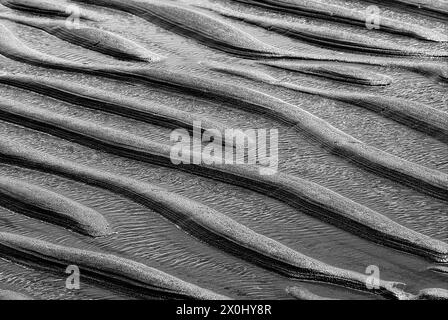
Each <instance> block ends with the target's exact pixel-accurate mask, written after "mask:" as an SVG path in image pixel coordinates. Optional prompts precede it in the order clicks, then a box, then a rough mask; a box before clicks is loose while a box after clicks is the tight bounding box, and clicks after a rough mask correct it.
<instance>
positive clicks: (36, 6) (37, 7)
mask: <svg viewBox="0 0 448 320" xmlns="http://www.w3.org/2000/svg"><path fill="white" fill-rule="evenodd" d="M0 3H1V4H2V5H4V6H6V7H8V8H11V9H14V10H20V11H25V12H29V13H34V14H46V15H53V16H60V17H69V16H71V15H72V14H73V11H72V10H73V8H72V7H71V6H73V4H70V3H69V2H65V1H48V0H0ZM76 13H77V14H79V18H81V19H86V20H93V21H98V20H103V19H102V18H101V17H100V16H99V15H98V14H97V13H94V12H93V11H90V10H86V9H84V8H79V11H78V12H76Z"/></svg>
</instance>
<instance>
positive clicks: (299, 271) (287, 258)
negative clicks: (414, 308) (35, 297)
mask: <svg viewBox="0 0 448 320" xmlns="http://www.w3.org/2000/svg"><path fill="white" fill-rule="evenodd" d="M0 150H1V154H2V155H3V156H4V158H3V160H4V161H7V159H10V160H12V161H13V162H14V164H18V163H20V164H21V165H24V166H27V167H31V168H34V169H38V170H43V171H45V172H50V173H54V174H58V175H62V176H65V177H69V178H71V179H74V180H77V181H84V182H87V183H89V184H91V185H95V186H99V187H102V188H105V189H107V190H109V191H111V192H114V193H119V194H121V195H124V196H126V197H128V198H130V199H132V200H134V201H136V202H138V203H140V204H142V205H144V206H147V207H148V208H150V209H152V210H155V211H157V212H159V213H160V214H161V215H163V216H164V217H166V218H167V219H169V220H171V221H173V222H174V223H176V224H177V225H178V226H180V227H182V228H183V229H184V230H186V231H188V232H189V233H191V234H193V235H195V236H196V237H198V238H199V239H207V242H209V243H211V244H213V245H215V246H218V247H219V248H221V249H225V250H230V252H232V253H235V252H237V253H238V256H239V257H240V258H243V259H246V260H249V261H253V262H255V263H257V264H259V265H261V266H263V267H265V268H267V269H270V270H275V271H276V272H279V273H281V274H284V275H287V276H289V277H294V278H297V279H303V280H312V281H322V282H326V283H332V284H336V285H340V286H344V287H347V288H353V289H356V290H362V291H367V292H371V293H375V294H380V295H383V296H386V297H395V298H399V297H402V296H406V295H407V294H406V293H404V292H403V291H401V290H400V289H398V288H396V284H395V283H392V282H386V281H382V282H381V285H380V288H379V289H378V290H369V289H368V288H367V287H366V285H365V283H366V281H367V279H368V276H367V275H363V274H359V273H356V272H352V271H349V270H344V269H339V268H335V267H332V266H329V265H327V264H325V263H323V262H321V261H318V260H315V259H312V258H310V257H307V256H305V255H302V254H300V253H299V252H297V251H294V250H292V249H290V248H289V247H287V246H285V245H283V244H281V243H279V242H277V241H275V240H273V239H271V238H268V237H265V236H263V235H261V234H258V233H256V232H254V231H252V230H251V229H249V228H247V227H245V226H244V225H242V224H240V223H238V222H236V221H234V220H233V219H231V218H229V217H227V216H225V215H223V214H221V213H220V212H218V211H216V210H214V209H212V208H210V207H207V206H205V205H203V204H201V203H199V202H196V201H192V200H190V199H188V198H185V197H183V196H180V195H178V194H175V193H172V192H169V191H167V190H166V189H163V188H160V187H158V186H155V185H152V184H149V183H145V182H140V181H137V180H134V179H130V178H126V177H124V176H118V175H115V174H111V173H106V172H103V171H101V170H98V169H94V168H89V167H86V166H83V165H79V164H76V163H73V162H70V161H67V160H63V159H61V158H57V157H54V156H50V155H48V154H45V153H43V152H40V151H38V150H34V149H32V148H23V147H22V146H20V147H19V146H17V145H14V144H11V143H8V142H4V141H1V142H0ZM33 241H34V240H33ZM0 243H1V237H0Z"/></svg>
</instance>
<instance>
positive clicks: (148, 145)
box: [0, 100, 448, 261]
mask: <svg viewBox="0 0 448 320" xmlns="http://www.w3.org/2000/svg"><path fill="white" fill-rule="evenodd" d="M0 117H1V118H2V119H6V120H8V121H13V122H15V123H17V124H19V125H25V126H28V127H31V128H34V129H38V130H41V131H43V132H47V133H50V134H53V135H56V136H59V137H62V138H64V139H67V140H70V141H76V142H78V143H80V144H83V145H86V146H88V147H93V148H96V149H99V150H105V151H108V152H111V153H114V154H117V155H120V156H124V157H128V158H133V159H136V160H143V161H148V162H151V163H156V164H160V165H164V166H167V167H172V168H175V169H181V170H185V171H188V172H192V173H195V174H198V175H202V176H206V177H209V178H213V179H216V180H220V181H223V182H228V183H232V184H235V185H239V186H243V187H245V188H248V189H251V190H254V191H257V192H261V193H263V194H265V195H267V196H270V197H273V198H275V199H278V200H280V201H283V202H285V203H287V204H290V205H292V206H295V207H298V208H300V209H303V207H304V206H305V207H306V208H308V209H309V210H311V212H312V214H313V215H317V216H318V217H319V218H320V219H322V220H324V221H329V222H331V223H333V224H335V225H336V226H340V227H342V228H344V229H347V230H349V231H351V232H354V233H355V234H358V235H360V236H362V237H364V238H367V239H370V240H373V241H375V242H377V243H381V244H383V245H386V246H390V247H392V248H396V249H399V250H402V251H405V252H410V253H413V254H417V255H421V256H423V257H427V258H430V259H433V260H436V261H445V260H447V259H448V245H447V244H445V243H443V242H441V241H438V240H435V239H432V238H430V237H427V236H424V235H422V234H420V233H417V232H414V231H412V230H410V229H408V228H405V227H403V226H401V225H399V224H397V223H395V222H394V221H392V220H390V219H388V218H387V217H385V216H383V215H381V214H379V213H377V212H375V211H373V210H371V209H369V208H367V207H364V206H362V205H360V204H357V203H355V202H353V201H351V200H349V199H347V198H345V197H342V196H341V195H339V194H337V193H335V192H332V191H331V190H328V189H326V188H324V187H322V186H320V185H318V184H315V183H312V182H309V181H306V180H303V179H300V178H297V177H294V176H290V175H286V174H282V173H277V174H275V175H272V176H266V175H261V174H260V173H259V167H256V166H246V165H221V164H219V162H217V161H215V162H213V161H209V162H207V163H210V164H206V163H203V164H202V165H194V164H185V165H173V163H172V158H171V156H172V155H171V147H170V146H168V145H162V144H159V143H155V142H152V141H148V140H147V139H142V138H140V137H137V136H134V135H132V134H128V133H126V132H123V131H119V130H115V129H111V128H105V127H99V126H98V125H97V124H95V123H91V122H86V121H82V120H78V119H74V118H68V117H66V116H61V115H55V114H52V113H49V112H48V111H46V110H44V109H41V108H36V107H32V106H24V105H21V104H19V103H16V102H10V101H5V100H1V103H0ZM0 152H2V151H0ZM4 154H5V155H6V156H8V154H7V153H6V151H5V153H4ZM191 155H193V153H192V154H191ZM209 160H213V157H210V158H209ZM215 160H217V159H215ZM272 190H275V192H272Z"/></svg>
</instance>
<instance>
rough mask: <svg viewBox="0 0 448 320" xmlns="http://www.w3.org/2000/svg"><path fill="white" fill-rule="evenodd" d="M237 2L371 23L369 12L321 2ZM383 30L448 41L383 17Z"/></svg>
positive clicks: (347, 20)
mask: <svg viewBox="0 0 448 320" xmlns="http://www.w3.org/2000/svg"><path fill="white" fill-rule="evenodd" d="M236 1H237V2H242V3H248V4H253V5H257V6H261V7H266V8H269V9H275V10H279V11H284V12H292V13H297V14H301V15H308V16H312V17H318V18H324V19H326V20H334V21H339V22H345V23H348V24H353V25H360V26H362V27H365V25H366V21H369V16H368V13H367V12H363V11H358V10H353V9H348V8H346V7H342V6H338V5H334V4H330V3H325V2H324V1H319V0H236ZM380 26H381V30H382V31H383V30H384V31H387V32H390V33H397V34H400V35H406V36H410V37H415V38H418V39H424V40H430V41H436V42H444V41H448V35H446V34H443V33H441V32H436V31H434V30H432V29H430V28H426V27H424V26H420V25H416V24H412V23H407V22H403V21H400V20H397V19H393V18H388V17H385V16H381V20H380Z"/></svg>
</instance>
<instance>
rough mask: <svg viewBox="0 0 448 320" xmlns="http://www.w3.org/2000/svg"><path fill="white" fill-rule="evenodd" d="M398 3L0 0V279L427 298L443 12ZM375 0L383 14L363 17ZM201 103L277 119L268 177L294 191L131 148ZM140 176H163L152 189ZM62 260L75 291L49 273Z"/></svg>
mask: <svg viewBox="0 0 448 320" xmlns="http://www.w3.org/2000/svg"><path fill="white" fill-rule="evenodd" d="M413 2H414V1H387V2H384V3H383V2H381V3H379V2H375V1H356V0H353V1H340V0H329V1H325V3H327V4H328V6H322V3H323V1H322V2H321V1H320V0H319V1H317V0H316V1H299V0H288V1H286V0H283V1H267V0H266V1H261V0H260V1H255V0H254V1H249V0H248V1H246V0H241V1H225V0H219V1H211V0H210V1H203V0H182V1H180V0H179V1H152V0H144V1H143V0H140V1H136V0H132V1H124V0H113V1H103V0H77V1H70V2H65V1H51V2H49V1H44V0H26V1H25V0H0V3H1V6H0V147H1V148H0V255H1V257H0V291H1V290H4V291H1V292H5V294H4V296H6V297H8V296H11V297H14V296H15V297H19V298H23V297H30V298H34V299H141V298H147V299H160V298H173V297H174V298H179V297H180V298H183V297H185V296H186V297H190V298H191V297H193V298H203V299H208V298H215V299H216V298H218V299H219V298H227V297H228V298H232V299H294V298H295V297H297V296H306V297H311V298H312V297H316V298H319V297H327V298H331V299H381V298H403V299H408V298H410V297H412V296H416V297H419V298H421V299H424V298H425V297H428V296H434V295H437V291H423V293H420V294H419V292H420V291H421V290H424V289H428V288H440V289H448V281H447V280H448V278H447V275H446V272H444V271H445V270H446V263H448V251H447V249H446V248H448V245H446V243H448V180H447V178H446V177H447V176H448V147H447V142H448V140H447V132H448V129H447V128H448V127H447V126H446V124H447V120H446V119H448V104H447V98H448V95H447V87H448V63H447V58H446V56H447V55H448V54H447V53H448V43H447V42H446V41H447V39H448V30H447V26H448V23H447V22H446V21H447V20H446V18H447V11H446V8H444V7H438V5H439V3H438V2H434V3H433V2H432V1H425V3H426V4H425V6H422V7H421V8H420V9H417V8H415V7H414V6H413V5H412V3H413ZM372 5H376V6H377V8H379V10H380V16H381V17H382V18H383V21H384V23H385V25H384V28H380V29H379V30H376V29H371V30H369V29H368V28H366V26H365V23H364V22H362V21H363V20H362V19H363V18H364V19H366V12H370V11H369V6H372ZM67 6H76V7H77V8H80V9H81V18H80V22H79V23H80V28H81V29H70V28H67V26H66V17H65V15H67V13H66V12H65V9H66V8H67ZM332 8H333V9H332ZM335 8H337V10H336V9H335ZM370 9H371V7H370ZM332 10H333V11H332ZM331 11H332V12H333V13H334V14H333V15H329V12H331ZM223 12H224V13H225V14H223ZM257 19H258V20H257ZM263 19H264V20H263ZM255 20H257V21H255ZM260 20H263V21H265V22H263V21H260ZM25 22H27V23H25ZM280 22H281V23H283V25H281V26H279V25H277V27H275V24H276V23H277V24H278V23H280ZM292 26H295V27H294V28H293V27H292ZM380 26H381V24H380ZM289 27H290V28H291V30H294V32H288V30H287V28H289ZM285 28H286V29H285ZM328 34H338V35H339V36H338V37H337V38H334V37H333V38H332V37H329V36H326V35H328ZM344 37H345V38H344ZM83 39H85V42H83ZM117 39H118V40H117ZM92 44H95V45H94V46H93V47H92ZM114 46H115V48H113V47H114ZM112 49H114V50H112ZM140 60H141V61H140ZM232 88H234V89H232ZM237 89H238V90H237ZM108 93H109V94H110V95H108ZM375 97H381V99H379V100H378V101H376V100H375ZM397 101H399V102H397ZM386 102H387V103H386ZM160 106H167V107H169V109H168V108H166V109H164V111H163V112H161V110H160V108H159V107H160ZM407 107H408V109H407ZM157 108H159V109H157ZM176 110H178V111H179V112H176ZM434 114H436V115H440V116H434ZM196 119H197V120H203V122H205V121H207V124H208V125H209V126H213V125H216V126H219V129H223V128H233V129H242V130H246V129H278V131H279V150H278V154H279V167H278V170H279V172H281V174H282V175H284V176H287V177H293V178H294V177H295V178H298V179H299V180H297V181H304V183H307V185H308V183H309V185H310V186H312V188H310V192H309V193H307V190H305V189H306V188H305V187H303V185H301V187H302V188H303V189H304V190H302V191H301V192H299V191H297V190H298V189H294V190H295V191H294V192H289V191H288V190H289V189H288V190H287V188H286V186H285V184H284V180H282V181H283V182H278V181H276V183H275V184H274V183H273V184H272V186H275V187H276V189H273V190H272V193H269V190H266V188H267V187H266V184H265V185H262V183H266V182H263V181H262V179H263V178H262V177H255V176H253V175H251V176H250V180H249V181H250V184H248V183H246V184H243V183H241V182H240V181H238V178H236V177H235V175H233V176H232V177H233V178H229V179H228V181H227V182H224V181H223V179H220V178H219V177H218V176H219V173H217V172H219V170H221V169H219V170H218V171H216V170H217V169H216V168H214V169H213V168H212V170H211V171H210V172H208V171H207V170H206V168H204V169H203V170H204V172H202V171H201V168H200V167H199V168H196V169H194V170H188V168H187V170H183V169H182V168H176V167H175V166H168V165H167V164H166V163H164V162H163V161H162V162H160V161H156V160H154V157H153V158H152V157H151V156H148V157H143V156H136V154H137V153H138V154H140V153H139V152H141V149H139V148H140V147H141V146H142V145H144V144H145V143H156V144H158V145H161V146H169V145H171V144H172V142H171V141H170V134H171V132H172V130H173V129H175V128H185V129H187V130H190V126H191V125H192V124H190V123H189V121H190V120H196ZM45 124H47V126H46V125H45ZM112 132H113V134H115V135H116V137H120V139H123V140H120V143H118V142H117V141H118V140H116V139H115V140H114V138H109V137H111V136H112ZM108 139H109V140H108ZM112 140H113V141H112ZM92 141H93V142H92ZM104 141H108V144H106V143H105V142H104ZM111 141H112V142H114V141H115V142H117V144H116V145H114V144H113V143H112V142H111ZM122 141H125V142H126V143H124V142H123V143H122ZM358 141H359V142H361V143H358ZM140 142H142V143H141V144H140ZM9 148H11V149H9ZM11 150H13V151H11ZM375 150H380V151H381V152H376V151H375ZM146 152H147V153H149V155H151V152H150V151H147V150H146ZM25 154H26V157H28V156H29V158H26V157H25V156H24V155H25ZM45 155H47V156H48V159H50V158H51V159H59V160H56V161H60V162H61V163H70V164H73V166H72V167H70V168H71V169H70V168H69V167H68V165H64V168H57V169H55V168H54V166H52V165H50V164H48V163H49V162H45V161H50V160H51V159H50V160H48V159H44V158H45ZM41 156H42V157H41ZM152 156H154V153H152ZM33 157H34V159H35V160H36V161H34V160H33ZM25 158H26V159H25ZM394 159H395V160H396V159H399V161H398V160H397V161H395V160H394ZM33 161H34V162H33ZM51 161H53V160H51ZM64 161H66V162H64ZM394 161H395V162H394ZM69 170H72V171H70V174H68V173H67V172H68V171H69ZM82 170H87V171H82ZM88 170H91V171H92V172H93V173H92V174H87V173H88V172H90V171H88ZM213 170H215V171H213ZM222 170H224V171H225V172H227V173H228V172H229V171H228V170H230V169H222ZM232 170H233V169H232ZM212 171H213V172H212ZM100 173H101V174H103V173H104V174H107V175H109V176H108V177H107V178H105V176H104V175H103V176H102V177H99V176H98V175H95V174H100ZM238 174H241V176H243V177H245V178H247V179H249V178H248V177H249V176H248V173H238ZM111 176H112V177H113V178H110V177H111ZM101 179H103V180H101ZM107 179H109V180H107ZM110 179H112V180H110ZM273 179H274V178H273ZM100 180H101V181H100ZM106 180H107V182H105V181H106ZM111 181H112V182H111ZM282 183H283V184H282ZM126 185H128V186H130V185H132V188H133V189H132V188H131V189H132V190H130V189H129V188H128V189H126ZM267 185H269V184H267ZM149 186H154V188H160V189H157V192H156V191H154V192H155V193H154V194H151V196H148V195H147V194H144V191H145V190H146V191H147V190H148V189H147V188H152V187H149ZM279 186H280V187H279ZM145 188H146V189H145ZM314 188H316V189H314ZM311 189H312V190H311ZM136 190H137V191H136ZM151 190H152V189H151ZM154 190H156V189H154ZM285 190H286V191H288V192H286V191H285ZM314 190H316V191H314ZM138 192H140V194H139V195H136V194H137V193H138ZM313 192H315V194H314V195H313V194H312V193H313ZM327 195H328V197H329V198H327ZM330 195H331V196H330ZM293 196H294V197H293ZM159 197H160V198H159ZM148 199H150V200H148ZM335 199H336V200H335ZM339 204H340V205H339ZM214 212H216V215H215V216H213V215H214ZM330 217H331V218H330ZM347 217H350V219H348V218H347ZM375 217H377V218H378V219H379V220H377V218H375ZM380 222H381V223H380ZM398 226H399V227H398ZM243 227H244V228H248V229H250V232H248V233H244V232H241V230H246V229H242V228H243ZM397 230H398V231H397ZM249 235H250V236H249ZM245 236H247V237H245ZM33 239H36V240H35V241H34V240H33ZM403 239H404V240H403ZM38 240H39V241H38ZM280 244H281V247H277V245H278V246H280ZM275 248H281V250H280V249H278V250H277V249H275ZM282 250H283V251H282ZM70 252H72V253H70ZM113 257H116V259H117V261H118V262H116V263H112V262H111V261H112V260H113V259H114V258H113ZM69 265H79V267H80V271H81V286H80V289H79V290H70V289H67V288H66V279H67V277H68V274H66V273H65V270H66V268H67V266H69ZM369 266H377V267H378V269H379V270H380V278H381V280H382V281H384V282H385V284H384V286H385V288H386V289H388V288H389V287H388V285H389V282H394V283H395V282H400V283H405V284H406V286H401V285H400V286H398V287H399V288H400V289H399V291H395V289H393V290H392V291H391V292H393V294H392V293H391V292H389V291H387V290H386V289H385V290H386V291H387V293H386V294H385V293H384V292H375V290H368V289H366V288H364V287H363V285H362V282H363V279H364V278H363V277H362V276H368V275H369V273H366V270H367V269H368V267H369ZM83 268H84V269H83ZM83 270H85V271H86V274H85V275H84V273H83V272H84V271H83ZM434 271H436V272H434ZM437 271H438V272H437ZM99 274H101V276H98V275H99ZM114 279H115V280H117V281H114ZM354 279H356V281H355V280H354ZM358 282H359V283H358ZM142 288H143V289H144V290H143V289H142ZM148 288H149V289H148ZM154 288H156V289H157V290H152V289H154ZM288 288H303V291H300V292H299V291H297V290H298V289H295V291H294V290H292V291H291V290H290V289H288ZM300 290H302V289H300ZM397 290H398V289H397ZM153 291H154V292H153ZM291 292H295V293H294V294H291ZM13 293H16V294H13ZM389 293H390V294H389ZM443 294H445V293H443Z"/></svg>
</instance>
